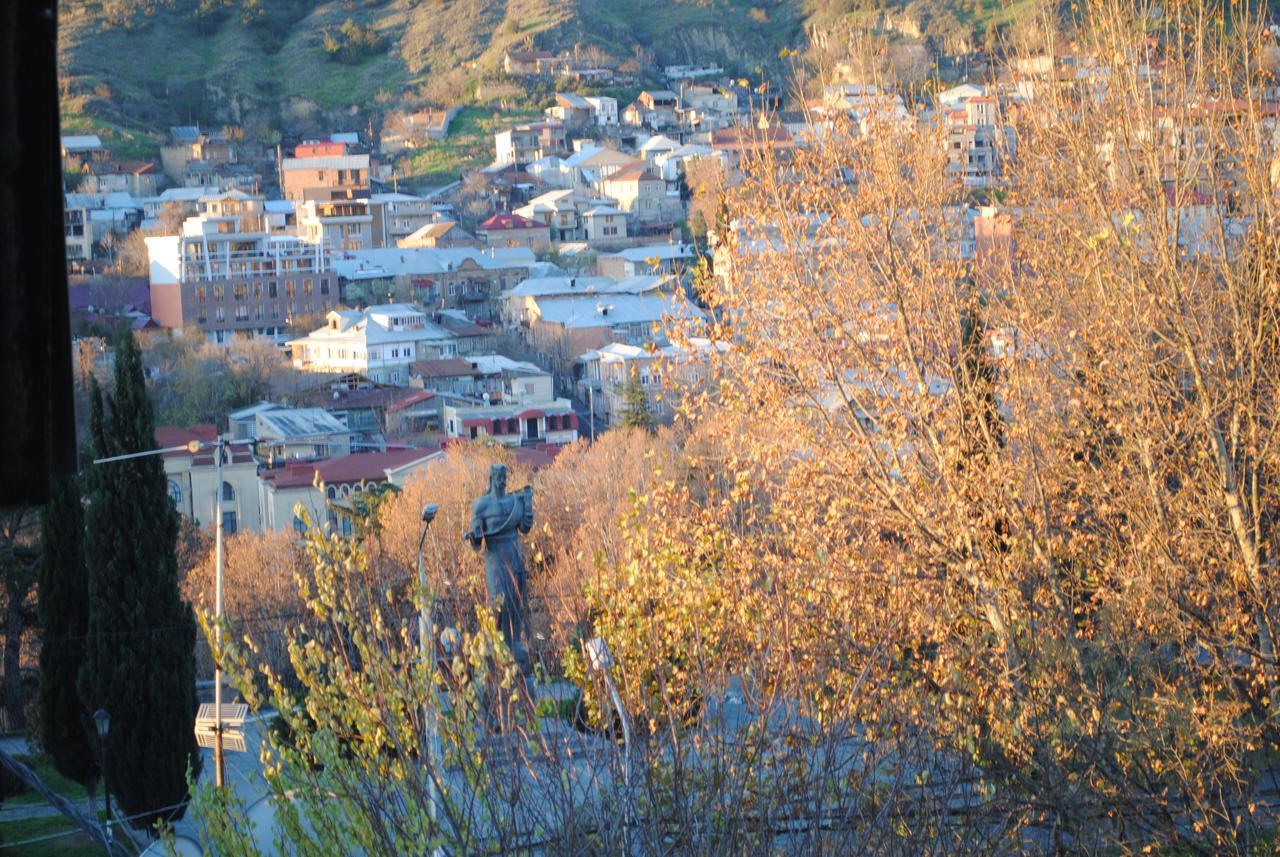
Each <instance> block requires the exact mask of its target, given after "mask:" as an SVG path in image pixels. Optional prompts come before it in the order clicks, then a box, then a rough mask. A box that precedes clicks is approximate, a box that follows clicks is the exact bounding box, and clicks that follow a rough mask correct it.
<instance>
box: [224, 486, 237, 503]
mask: <svg viewBox="0 0 1280 857" xmlns="http://www.w3.org/2000/svg"><path fill="white" fill-rule="evenodd" d="M235 500H236V489H235V487H234V486H232V484H231V483H230V482H223V483H222V502H224V503H234V502H235Z"/></svg>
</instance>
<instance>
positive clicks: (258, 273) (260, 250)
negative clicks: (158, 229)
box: [146, 192, 338, 342]
mask: <svg viewBox="0 0 1280 857" xmlns="http://www.w3.org/2000/svg"><path fill="white" fill-rule="evenodd" d="M201 207H202V209H203V213H201V214H200V215H198V216H196V217H191V218H188V219H187V220H186V221H185V222H183V224H182V230H181V233H180V234H178V235H160V236H151V237H148V238H147V239H146V243H147V255H148V257H149V259H150V279H151V312H152V317H153V318H155V320H156V322H157V323H158V324H160V325H161V326H163V327H169V328H178V329H183V328H187V327H191V326H195V327H198V328H200V330H201V331H203V332H204V333H205V334H206V335H207V336H208V337H209V338H210V339H211V340H212V341H214V342H225V341H226V340H227V339H228V337H230V336H231V335H233V334H235V333H239V334H243V335H252V334H258V335H263V336H276V337H278V336H280V335H282V334H283V333H284V330H285V328H286V327H287V326H288V325H289V324H290V323H291V322H292V320H293V319H295V318H301V317H305V316H309V315H314V314H316V313H322V312H327V311H328V310H330V309H332V308H333V307H334V306H336V305H337V302H338V282H337V277H336V275H335V274H333V272H332V271H330V270H329V263H328V255H327V253H326V252H325V250H324V248H323V246H322V245H320V244H314V243H311V242H308V241H304V240H302V239H300V238H297V237H295V236H290V235H276V234H271V233H270V232H268V231H267V230H266V223H265V215H264V209H263V204H262V200H261V199H260V198H256V197H250V196H248V195H246V194H242V193H237V192H229V193H225V194H219V195H217V196H214V197H207V198H205V199H203V200H201Z"/></svg>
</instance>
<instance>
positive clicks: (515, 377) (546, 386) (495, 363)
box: [424, 355, 578, 446]
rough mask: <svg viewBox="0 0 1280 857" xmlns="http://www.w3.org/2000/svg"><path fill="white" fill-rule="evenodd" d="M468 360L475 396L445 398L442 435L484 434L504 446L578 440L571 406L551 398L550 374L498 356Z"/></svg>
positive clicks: (478, 436) (473, 436) (474, 436)
mask: <svg viewBox="0 0 1280 857" xmlns="http://www.w3.org/2000/svg"><path fill="white" fill-rule="evenodd" d="M471 363H472V365H473V366H474V367H475V371H476V376H477V377H476V380H477V381H478V382H479V384H480V385H481V386H480V387H479V388H478V392H479V393H480V395H479V399H478V400H477V399H476V398H474V397H470V398H469V400H468V399H464V398H463V397H461V396H454V398H453V399H452V401H449V400H446V401H445V403H444V405H443V406H442V408H441V421H442V426H443V428H444V433H445V435H446V436H447V437H450V438H462V439H469V440H479V439H481V438H486V437H488V438H492V439H493V440H495V441H497V442H499V443H502V444H504V445H506V446H540V445H551V446H561V445H564V444H566V443H572V442H573V441H575V440H577V439H578V419H577V416H576V415H575V414H574V412H573V406H572V405H571V403H570V402H569V400H568V399H558V398H556V397H555V395H554V392H553V381H552V377H551V374H550V373H548V372H546V371H544V370H543V369H540V368H539V367H537V366H535V365H533V364H532V363H521V362H518V361H514V360H511V359H509V358H506V357H502V356H501V355H490V356H489V357H473V358H471ZM425 380H426V379H425V378H424V381H425Z"/></svg>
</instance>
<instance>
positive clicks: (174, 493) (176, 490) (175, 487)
mask: <svg viewBox="0 0 1280 857" xmlns="http://www.w3.org/2000/svg"><path fill="white" fill-rule="evenodd" d="M169 499H170V500H172V501H173V505H175V506H177V507H178V508H182V486H181V485H179V484H178V483H177V482H175V481H174V480H172V479H170V480H169Z"/></svg>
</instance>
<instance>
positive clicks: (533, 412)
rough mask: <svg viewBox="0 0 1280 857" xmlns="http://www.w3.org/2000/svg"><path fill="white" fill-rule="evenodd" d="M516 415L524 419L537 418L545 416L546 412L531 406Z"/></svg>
mask: <svg viewBox="0 0 1280 857" xmlns="http://www.w3.org/2000/svg"><path fill="white" fill-rule="evenodd" d="M516 416H517V417H519V418H520V419H522V420H536V419H538V418H539V417H545V416H546V414H544V413H543V412H542V411H540V410H538V409H537V408H529V409H528V410H526V411H521V412H520V413H518V414H516Z"/></svg>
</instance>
